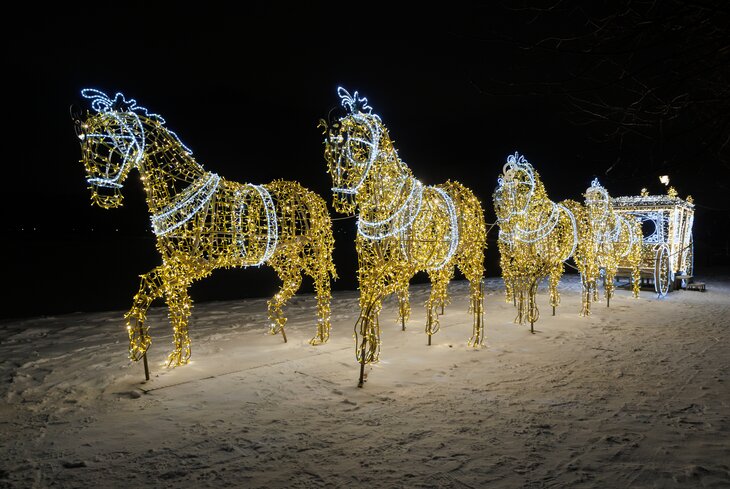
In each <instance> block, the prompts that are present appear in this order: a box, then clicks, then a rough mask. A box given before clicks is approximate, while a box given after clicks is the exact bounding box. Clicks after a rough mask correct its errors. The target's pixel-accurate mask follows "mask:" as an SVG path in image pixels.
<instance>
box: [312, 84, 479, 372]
mask: <svg viewBox="0 0 730 489" xmlns="http://www.w3.org/2000/svg"><path fill="white" fill-rule="evenodd" d="M338 94H339V96H340V99H341V104H342V106H343V107H344V108H345V109H346V114H345V115H344V116H343V117H340V118H339V119H338V120H336V121H321V125H323V126H324V129H325V134H326V139H325V159H326V161H327V163H328V172H329V173H330V175H331V176H332V181H333V188H332V190H333V193H334V197H333V204H334V207H335V210H337V211H338V212H342V213H347V214H352V213H356V214H357V229H358V235H357V238H356V248H357V254H358V262H359V268H358V282H359V286H360V309H361V312H360V317H359V318H358V320H357V322H356V324H355V335H354V336H355V355H356V358H357V360H358V362H359V363H360V381H359V384H358V385H359V386H362V384H363V381H364V377H363V375H364V367H365V365H366V364H369V363H373V362H377V361H378V357H379V353H380V325H379V321H378V317H379V314H380V310H381V307H382V301H383V300H384V299H385V297H387V296H388V295H390V294H393V293H396V294H397V296H398V299H399V316H400V320H401V323H402V325H403V328H404V329H405V321H406V320H407V319H408V316H409V312H410V305H409V302H408V282H409V280H410V278H411V277H412V276H413V275H415V274H416V273H417V272H418V271H426V272H427V273H428V275H429V278H430V279H431V284H432V287H431V295H430V297H429V299H428V300H427V301H426V334H427V335H428V344H429V345H430V344H431V336H432V335H434V334H435V333H436V332H437V331H438V329H439V319H438V315H439V313H438V308H439V307H440V308H441V309H442V312H443V306H444V304H445V303H447V301H448V296H447V286H448V284H449V281H450V280H451V278H452V277H453V275H454V266H458V267H459V269H460V270H461V271H462V273H463V274H464V276H465V277H466V278H467V279H468V280H469V283H470V312H471V313H472V315H473V329H472V336H471V339H470V340H469V344H470V345H471V346H474V347H479V346H481V345H482V343H483V341H484V331H483V291H482V286H481V281H482V276H483V274H484V249H485V247H486V225H485V222H484V214H483V211H482V207H481V204H480V202H479V200H477V198H476V197H475V196H474V194H473V193H472V192H471V190H469V189H468V188H466V187H464V186H463V185H461V184H460V183H458V182H451V181H448V182H446V183H443V184H440V185H434V186H425V185H423V184H422V183H421V182H420V181H419V180H418V179H416V178H415V177H414V176H413V174H412V173H411V170H410V169H409V168H408V166H407V165H406V164H405V163H404V162H403V161H402V160H401V159H400V158H399V157H398V153H397V151H396V149H395V148H394V147H393V143H392V141H391V139H390V136H389V134H388V130H387V129H386V128H385V126H384V125H383V123H382V121H381V120H380V117H378V116H377V115H375V114H373V113H372V112H371V111H372V109H371V107H369V106H368V105H367V100H366V99H364V98H359V97H358V94H357V92H355V93H354V94H353V95H350V94H349V93H348V92H347V91H346V90H344V89H342V88H339V89H338Z"/></svg>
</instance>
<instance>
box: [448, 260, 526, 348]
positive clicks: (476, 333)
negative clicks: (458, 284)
mask: <svg viewBox="0 0 730 489" xmlns="http://www.w3.org/2000/svg"><path fill="white" fill-rule="evenodd" d="M483 259H484V254H483V252H482V251H481V250H479V251H478V252H476V253H473V254H471V256H464V257H463V259H461V260H459V261H458V262H457V265H458V267H459V270H461V273H463V274H464V277H466V279H467V280H468V281H469V312H470V313H471V314H472V317H473V324H472V333H471V338H469V342H468V345H469V346H471V347H474V348H479V347H480V346H484V329H483V326H484V289H483V282H482V277H483V276H484V265H483V264H482V262H483ZM508 295H513V292H510V293H509V294H508ZM513 297H514V295H513Z"/></svg>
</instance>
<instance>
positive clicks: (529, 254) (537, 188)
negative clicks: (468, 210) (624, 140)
mask: <svg viewBox="0 0 730 489" xmlns="http://www.w3.org/2000/svg"><path fill="white" fill-rule="evenodd" d="M497 182H498V185H497V188H496V190H495V191H494V196H493V197H494V208H495V211H496V214H497V222H498V224H499V239H498V246H499V253H500V266H501V268H502V277H503V279H504V283H505V288H506V295H507V297H506V299H507V302H513V303H514V304H515V306H516V307H517V317H516V318H515V322H516V323H519V324H524V323H525V322H529V323H530V331H531V332H533V333H534V331H535V330H534V324H535V322H537V320H538V319H539V317H540V313H539V310H538V307H537V303H536V301H535V296H536V294H537V286H538V284H539V282H540V281H541V280H542V279H544V278H545V277H548V276H549V277H550V280H549V284H550V285H549V287H550V305H552V307H553V315H554V314H555V308H556V307H557V306H558V304H559V303H560V294H559V292H558V283H559V282H560V277H561V276H562V275H563V271H564V262H565V260H567V259H568V258H570V257H571V256H572V255H573V252H574V251H575V249H576V245H577V242H578V227H577V223H576V220H575V217H574V216H573V213H572V212H571V211H570V210H569V209H568V208H567V207H566V206H565V205H564V204H562V203H560V204H556V203H555V202H553V201H551V200H550V199H548V197H547V193H546V192H545V187H544V186H543V184H542V182H541V181H540V176H539V175H538V173H537V171H535V169H534V168H533V167H532V165H531V164H530V163H529V162H528V161H527V160H526V159H525V157H524V156H522V155H520V154H519V153H515V154H514V155H510V156H509V157H508V158H507V163H506V164H505V165H504V167H503V170H502V175H501V176H500V177H499V179H498V180H497Z"/></svg>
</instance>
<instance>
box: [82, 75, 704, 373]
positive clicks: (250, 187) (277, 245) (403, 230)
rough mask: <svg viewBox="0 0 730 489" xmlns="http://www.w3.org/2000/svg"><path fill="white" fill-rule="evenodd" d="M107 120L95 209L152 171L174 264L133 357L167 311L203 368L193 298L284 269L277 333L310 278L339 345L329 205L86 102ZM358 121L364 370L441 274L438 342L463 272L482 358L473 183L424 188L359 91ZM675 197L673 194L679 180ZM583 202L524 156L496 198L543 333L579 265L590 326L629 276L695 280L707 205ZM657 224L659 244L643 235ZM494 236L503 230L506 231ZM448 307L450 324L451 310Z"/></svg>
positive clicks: (139, 355)
mask: <svg viewBox="0 0 730 489" xmlns="http://www.w3.org/2000/svg"><path fill="white" fill-rule="evenodd" d="M81 94H82V96H83V97H84V98H86V99H87V100H89V101H90V105H91V109H92V112H91V113H87V115H86V117H85V118H82V117H81V116H76V117H75V121H74V122H75V125H76V130H77V135H78V137H79V140H80V143H81V151H82V163H83V164H84V167H85V170H86V174H87V182H88V184H89V188H90V190H91V201H92V203H93V204H95V205H98V206H101V207H103V208H113V207H118V206H120V205H122V201H123V196H122V194H121V188H122V186H123V184H124V181H125V180H126V178H127V177H128V176H129V174H130V173H131V172H132V170H137V172H138V173H139V176H140V179H141V181H142V183H143V185H144V188H145V192H146V200H147V205H148V208H149V212H150V223H151V230H152V232H153V233H154V235H155V236H156V238H157V245H156V247H157V250H158V252H159V253H160V255H161V258H162V263H161V264H160V265H159V266H157V267H155V268H154V269H153V270H150V271H149V272H148V273H146V274H144V275H142V276H141V280H140V286H139V290H138V292H137V294H136V295H135V296H134V300H133V305H132V307H131V309H130V310H129V312H128V313H127V314H126V316H125V317H126V319H127V330H128V335H129V356H130V358H131V359H132V360H140V359H144V360H145V368H147V367H146V366H147V363H146V352H147V350H148V349H149V347H150V345H151V343H152V339H151V335H150V333H149V326H148V325H147V323H146V315H147V311H148V309H149V307H150V305H151V303H152V302H153V301H154V300H156V299H158V298H164V299H165V301H166V302H167V306H168V309H169V318H170V322H171V324H172V327H173V350H172V352H171V353H170V355H169V356H168V359H167V365H168V366H177V365H182V364H185V363H188V361H189V359H190V356H191V341H190V336H189V332H188V322H189V317H190V315H191V310H192V300H191V299H190V297H189V294H188V287H189V286H190V284H191V283H192V282H193V281H195V280H199V279H201V278H204V277H206V276H208V275H210V273H212V271H213V270H214V269H216V268H221V267H249V266H261V265H267V266H271V267H272V268H273V269H274V270H275V271H276V273H277V274H278V276H279V278H280V279H281V281H282V286H281V289H280V291H279V292H278V293H277V294H276V295H275V296H274V297H273V298H272V299H271V300H269V302H268V315H269V320H270V325H269V331H270V333H272V334H277V333H281V334H282V337H283V339H284V341H286V334H285V329H284V327H285V324H286V322H287V318H286V316H285V315H284V313H283V307H284V306H285V304H286V303H287V301H288V300H289V299H290V298H291V297H292V296H293V295H294V294H295V293H296V292H297V290H298V289H299V286H300V284H301V281H302V275H307V276H310V277H311V278H312V279H313V281H314V285H315V290H316V295H317V316H318V318H317V329H316V333H315V336H314V337H313V338H312V339H311V340H310V343H311V344H320V343H324V342H326V341H327V340H328V338H329V334H330V315H331V310H330V299H331V296H330V280H331V279H332V278H336V272H335V267H334V264H333V262H332V252H333V248H334V239H333V235H332V218H331V217H330V215H329V212H328V211H327V207H326V204H325V202H324V201H323V199H322V198H321V197H319V196H317V195H316V194H314V193H312V192H310V191H308V190H307V189H305V188H303V187H302V186H301V185H299V184H298V183H297V182H290V181H284V180H277V181H274V182H271V183H268V184H265V185H261V184H254V183H237V182H232V181H229V180H226V179H225V178H223V177H221V176H219V175H218V174H216V173H213V172H210V171H206V170H205V169H204V168H203V166H202V165H201V164H199V163H198V162H197V161H196V160H195V158H194V157H193V152H192V151H191V150H190V149H189V148H188V147H187V146H185V145H184V144H183V143H182V142H181V141H180V138H179V137H178V136H177V134H175V133H174V132H173V131H171V130H170V129H169V128H167V127H166V125H165V124H166V122H165V120H164V119H163V118H162V117H161V116H159V115H157V114H154V113H150V112H149V111H148V110H147V109H146V108H144V107H142V106H139V105H138V104H137V102H136V101H135V100H134V99H130V100H127V99H126V98H125V97H124V95H123V94H121V93H116V94H115V96H114V97H113V98H111V97H109V96H107V95H106V94H105V93H104V92H101V91H99V90H95V89H84V90H82V92H81ZM337 94H338V96H339V99H340V105H341V107H342V109H343V111H344V113H343V114H342V115H341V116H340V117H338V118H337V119H336V120H332V121H320V124H321V125H322V126H323V128H324V134H325V140H324V158H325V161H326V162H327V171H328V173H329V175H330V176H331V178H332V187H331V190H332V195H333V207H334V209H335V210H336V211H337V212H339V213H343V214H346V215H347V216H354V217H355V218H356V229H357V236H356V239H355V248H356V251H357V254H358V271H357V276H358V283H359V289H360V299H359V305H360V314H359V317H358V319H357V321H356V323H355V326H354V334H353V337H354V340H355V358H356V360H357V361H358V362H359V363H360V383H359V385H360V386H362V384H363V382H364V367H365V365H367V364H370V363H374V362H377V361H379V357H380V351H381V327H380V323H379V315H380V311H381V309H382V305H383V300H384V299H385V298H386V297H387V296H389V295H391V294H395V295H396V296H397V300H398V317H399V320H400V323H401V325H402V328H403V329H405V325H406V322H407V321H408V319H409V317H410V312H411V307H410V298H409V291H408V285H409V281H410V279H411V278H412V277H413V275H414V274H416V273H417V272H419V271H425V272H427V273H428V275H429V278H430V281H431V293H430V296H429V298H428V300H427V301H426V303H425V308H426V321H425V332H426V335H427V338H428V344H429V345H430V344H431V342H432V337H433V335H435V334H436V333H437V332H438V331H439V329H440V318H439V317H440V315H442V314H443V313H444V306H445V305H447V304H448V303H449V296H448V291H447V288H448V284H449V282H450V280H451V279H452V278H453V276H454V271H455V269H454V267H459V269H460V270H461V272H462V273H463V274H464V276H465V277H466V278H467V280H468V281H469V284H470V291H469V311H470V313H471V315H472V335H471V338H470V339H469V341H468V345H469V346H471V347H474V348H478V347H481V346H483V345H484V341H485V331H484V306H483V301H484V291H483V275H484V251H485V249H486V235H487V229H486V224H485V221H484V215H483V210H482V206H481V203H480V202H479V200H478V199H477V198H476V197H475V195H474V193H473V192H472V191H471V190H470V189H469V188H467V187H465V186H464V185H462V184H460V183H458V182H455V181H447V182H445V183H442V184H439V185H424V184H423V183H422V182H421V181H420V180H418V179H417V178H416V177H415V176H414V175H413V172H412V171H411V169H410V168H409V166H408V165H407V164H406V163H405V162H404V161H403V160H402V159H401V158H400V157H399V155H398V152H397V150H396V148H395V147H394V145H393V141H392V140H391V138H390V135H389V132H388V129H387V128H386V127H385V125H384V124H383V122H382V120H381V118H380V117H379V116H378V115H377V114H374V113H373V112H372V107H371V106H370V105H368V102H367V99H366V98H364V97H361V96H360V95H359V94H358V92H354V93H353V94H350V93H349V92H348V91H347V90H345V89H344V88H342V87H340V88H338V90H337ZM662 178H665V179H666V181H664V180H662V182H663V183H665V184H667V185H668V177H662ZM583 196H584V200H583V201H582V202H578V201H574V200H565V201H562V202H554V201H552V200H550V198H549V197H548V194H547V191H546V189H545V187H544V185H543V183H542V181H541V179H540V176H539V174H538V172H537V171H536V170H535V168H534V167H533V166H532V165H531V164H530V162H529V161H528V160H527V159H526V158H525V157H524V156H523V155H520V154H519V153H517V152H515V153H514V154H511V155H509V156H508V157H507V161H506V163H505V164H504V166H503V168H502V173H501V174H500V175H499V178H498V179H497V187H496V189H495V191H494V194H493V203H494V209H495V212H496V215H497V222H496V223H495V225H497V226H498V227H499V235H498V240H497V241H498V248H499V253H500V267H501V270H502V278H503V280H504V285H505V292H506V300H507V302H512V303H513V304H514V306H515V308H516V317H515V322H516V323H519V324H524V323H528V322H529V323H530V325H531V331H533V332H534V323H535V322H537V321H538V319H539V316H540V313H539V309H538V306H537V301H536V295H537V289H538V284H539V283H541V282H542V281H543V280H545V279H547V281H548V286H549V299H550V305H551V306H552V308H553V314H555V311H556V308H557V306H558V305H559V304H560V294H559V292H558V286H559V282H560V279H561V277H562V275H563V272H564V269H565V263H566V261H567V260H569V259H571V258H572V259H573V261H574V262H575V264H576V268H577V269H578V271H579V272H580V275H581V285H582V300H581V304H582V305H581V311H580V314H581V315H584V316H585V315H589V314H591V304H592V303H593V302H596V301H597V300H598V284H599V281H600V280H601V278H602V279H603V288H604V297H605V299H606V303H607V305H608V304H610V300H611V298H612V297H613V295H614V289H615V281H616V278H617V276H619V275H621V276H629V277H630V280H631V287H632V291H633V295H634V297H638V294H639V288H640V284H641V280H642V279H644V278H647V277H648V278H652V279H653V280H654V283H655V284H656V286H655V288H656V290H657V292H658V293H659V295H664V294H666V293H667V292H668V290H669V287H670V281H671V279H672V278H673V276H674V275H675V274H679V273H683V274H684V275H683V276H685V277H687V276H691V272H692V268H693V253H694V252H693V243H692V226H693V219H694V203H693V201H692V198H691V197H688V198H687V199H686V200H682V199H680V198H679V197H678V195H677V192H676V190H675V189H674V188H672V187H669V189H668V192H667V195H666V196H652V195H649V194H648V192H647V191H646V190H645V189H644V190H642V192H641V195H640V196H635V197H619V198H611V196H610V195H609V193H608V190H607V189H605V188H604V187H603V186H602V185H601V184H600V182H599V181H598V180H597V179H594V180H593V181H592V182H591V185H590V187H589V188H588V189H587V190H586V191H585V193H584V194H583ZM647 223H650V224H652V225H653V229H652V230H651V232H649V233H648V234H647V236H644V235H643V230H642V226H643V225H644V226H645V225H646V224H647ZM490 229H491V227H490ZM439 309H440V311H439Z"/></svg>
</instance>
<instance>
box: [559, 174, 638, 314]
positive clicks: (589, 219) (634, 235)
mask: <svg viewBox="0 0 730 489" xmlns="http://www.w3.org/2000/svg"><path fill="white" fill-rule="evenodd" d="M584 197H585V205H580V204H578V203H575V202H571V203H569V204H566V205H567V206H568V207H569V208H570V209H571V210H572V211H573V213H574V215H575V217H576V220H577V222H578V229H579V231H578V236H579V239H578V246H577V248H576V252H575V255H574V257H573V259H574V260H575V263H576V265H577V267H578V270H579V271H580V274H581V285H582V307H581V315H582V316H587V315H589V314H590V313H591V302H595V301H597V300H598V288H597V287H598V285H597V284H598V279H599V278H600V276H601V275H603V279H604V295H605V297H606V305H607V306H608V305H610V303H611V298H612V297H613V293H614V289H615V285H614V283H615V279H616V275H617V273H618V268H619V263H623V264H624V266H625V267H626V268H627V269H628V270H629V276H630V278H631V283H632V291H633V294H634V297H638V296H639V285H640V276H639V263H640V261H641V225H640V224H639V222H638V221H637V220H636V219H635V218H633V217H630V216H627V215H622V214H619V213H617V212H615V210H614V206H613V203H612V201H611V199H610V197H609V195H608V192H607V191H606V189H605V188H604V187H603V186H601V184H600V183H598V180H597V179H594V180H593V182H591V186H590V187H589V188H588V189H587V190H586V193H585V194H584Z"/></svg>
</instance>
